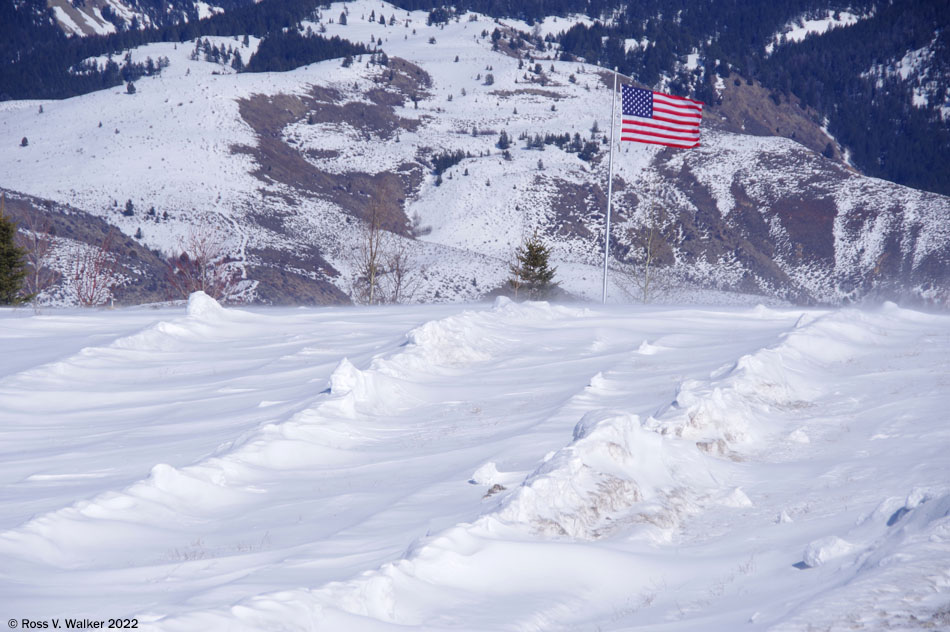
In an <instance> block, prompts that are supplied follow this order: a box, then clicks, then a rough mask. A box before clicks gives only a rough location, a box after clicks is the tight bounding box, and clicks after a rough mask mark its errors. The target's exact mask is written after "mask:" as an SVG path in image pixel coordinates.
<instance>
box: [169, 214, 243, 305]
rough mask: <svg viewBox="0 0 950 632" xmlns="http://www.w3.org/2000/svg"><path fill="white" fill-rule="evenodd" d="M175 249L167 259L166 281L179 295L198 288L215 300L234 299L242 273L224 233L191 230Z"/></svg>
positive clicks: (195, 290)
mask: <svg viewBox="0 0 950 632" xmlns="http://www.w3.org/2000/svg"><path fill="white" fill-rule="evenodd" d="M178 250H179V254H178V256H177V257H172V258H170V259H169V260H168V262H167V265H168V269H167V277H168V282H169V284H170V285H171V287H172V288H174V292H175V293H176V294H177V295H178V296H180V297H181V298H187V297H188V296H189V295H190V294H191V293H193V292H199V291H201V292H204V293H205V294H207V295H208V296H210V297H211V298H213V299H215V300H217V301H228V300H234V298H235V297H236V295H237V290H238V284H239V283H240V281H241V274H240V272H239V271H238V270H237V269H236V268H235V266H234V262H235V261H236V259H234V257H232V256H231V250H232V249H231V246H230V244H229V240H228V239H227V238H226V236H224V235H222V234H221V233H220V232H219V231H217V230H214V229H207V230H192V231H191V232H190V233H189V234H188V236H187V237H185V238H184V239H182V240H181V241H180V242H179V244H178Z"/></svg>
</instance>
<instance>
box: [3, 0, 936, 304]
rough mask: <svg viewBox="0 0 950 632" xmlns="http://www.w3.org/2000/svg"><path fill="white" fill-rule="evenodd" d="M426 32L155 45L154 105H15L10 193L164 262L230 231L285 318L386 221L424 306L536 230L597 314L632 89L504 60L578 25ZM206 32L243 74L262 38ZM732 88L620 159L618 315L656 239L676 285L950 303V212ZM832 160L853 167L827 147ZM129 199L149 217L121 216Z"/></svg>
mask: <svg viewBox="0 0 950 632" xmlns="http://www.w3.org/2000/svg"><path fill="white" fill-rule="evenodd" d="M343 13H346V14H348V17H347V20H346V23H345V24H341V20H340V16H341V14H343ZM371 15H372V16H373V18H374V19H372V20H371V19H370V16H371ZM380 16H382V17H384V18H385V19H384V20H379V19H378V17H380ZM426 18H427V14H426V13H424V12H406V11H403V10H400V9H397V8H395V7H393V6H391V5H388V4H385V3H380V2H369V1H359V2H348V3H346V4H345V5H344V4H341V3H336V4H333V5H331V6H330V7H329V8H326V9H324V10H323V11H322V14H321V16H320V20H319V21H317V22H313V23H304V25H303V27H304V28H305V29H306V28H309V29H310V30H311V31H312V32H319V33H321V34H324V35H326V36H331V35H339V36H341V37H344V38H346V39H348V40H350V41H353V42H358V43H363V44H366V45H367V46H369V47H375V46H377V45H378V46H380V47H381V48H382V50H384V51H385V53H386V55H387V59H385V60H380V59H379V58H378V57H377V56H373V57H372V58H371V57H370V56H369V55H364V56H362V57H361V58H357V59H355V60H354V61H353V63H352V64H350V65H348V64H344V63H341V60H330V61H326V62H322V63H318V64H313V65H310V66H306V67H303V68H299V69H297V70H294V71H291V72H286V73H235V72H234V71H233V69H232V68H231V67H230V66H228V65H224V64H219V63H213V62H208V61H204V60H203V58H202V56H201V55H197V56H196V55H194V51H195V47H196V43H195V42H185V43H180V44H173V43H162V44H151V45H147V46H143V47H140V48H137V49H135V50H133V51H132V52H131V57H132V59H133V61H136V62H144V61H145V60H146V59H147V58H149V57H151V58H152V59H159V58H162V57H166V58H168V60H169V61H170V65H169V67H168V68H166V69H165V70H164V71H163V72H162V73H161V75H160V76H157V77H151V78H143V79H142V80H140V81H138V82H137V83H136V88H137V89H136V91H135V93H134V94H129V93H128V92H127V90H126V89H125V88H124V87H123V88H114V89H109V90H104V91H100V92H94V93H90V94H86V95H84V96H80V97H75V98H71V99H66V100H62V101H44V102H37V101H30V102H24V101H15V102H6V103H2V104H0V144H2V145H3V146H4V147H6V148H8V149H7V150H6V151H5V152H3V154H2V155H0V174H2V175H0V186H2V187H4V188H6V189H8V190H11V191H15V192H19V193H22V194H28V195H31V196H36V197H38V198H42V199H46V200H50V201H52V202H53V203H55V204H58V205H69V207H72V208H74V209H78V210H79V211H82V212H86V213H89V214H91V215H94V216H97V217H100V218H102V219H104V220H106V221H107V222H109V223H110V224H113V225H115V226H117V227H118V228H119V229H120V230H121V231H122V232H123V233H124V234H125V235H128V236H132V235H136V234H140V235H141V237H140V238H139V239H138V241H139V242H140V243H141V244H142V245H144V246H146V247H148V248H151V249H155V250H157V251H159V252H161V253H163V254H164V255H176V254H178V252H179V247H180V243H181V242H182V241H183V240H186V239H187V237H188V235H189V234H192V233H194V232H205V231H207V230H209V229H214V230H216V231H218V232H219V233H220V234H222V235H226V236H227V237H226V241H228V245H229V248H230V250H231V252H232V255H233V258H234V260H235V261H236V262H237V265H239V266H240V267H241V269H242V273H243V275H244V277H245V278H246V280H247V281H248V283H247V284H246V285H247V286H249V287H250V288H251V289H253V291H254V292H255V295H256V297H257V298H258V299H259V300H263V301H273V302H286V301H326V300H345V295H346V294H348V293H349V291H350V289H351V286H352V282H353V278H354V276H355V272H354V257H353V252H354V251H355V250H358V245H359V243H360V240H361V238H362V237H361V235H362V232H363V230H364V226H365V223H366V222H365V220H366V219H367V217H368V214H369V212H370V209H371V208H374V209H376V211H377V213H379V214H380V217H381V218H383V226H384V227H385V228H387V229H388V230H390V231H392V232H393V234H394V236H393V240H395V241H397V242H399V244H401V247H402V248H403V249H405V251H406V252H407V253H408V255H409V256H410V258H411V260H412V267H413V270H414V271H415V273H416V274H415V277H416V278H415V292H414V294H413V296H414V298H415V299H417V300H428V301H438V300H468V299H473V298H476V297H479V296H482V295H484V294H485V293H487V292H490V291H491V290H493V289H495V288H498V287H500V286H502V285H503V284H504V282H505V279H506V278H507V276H508V269H507V262H508V261H509V260H510V259H511V256H512V253H513V251H514V249H515V247H516V246H517V245H518V244H519V243H520V242H521V240H522V239H523V237H524V236H526V235H530V234H532V233H534V232H535V231H537V232H538V233H539V235H541V236H542V237H543V238H544V240H545V241H546V242H547V243H548V245H549V246H550V247H551V248H552V250H553V253H554V255H553V256H554V258H555V260H556V262H555V263H556V264H557V265H558V278H559V279H560V280H561V283H562V287H563V288H564V289H565V290H567V291H568V292H570V293H571V294H573V295H576V296H579V297H585V298H597V297H599V295H600V287H601V272H600V266H601V265H602V257H603V255H602V248H603V224H604V214H605V210H606V189H607V171H608V160H607V155H608V151H607V150H608V147H609V145H608V144H607V140H608V138H609V129H610V126H609V121H610V112H611V98H610V86H611V85H612V76H611V75H610V74H609V73H607V72H605V71H603V70H602V69H600V68H597V67H595V66H591V65H587V64H583V63H578V62H565V61H559V58H558V51H557V49H556V48H555V47H552V48H551V49H546V50H544V51H541V50H536V49H533V50H530V51H526V50H523V49H522V50H513V49H512V48H511V47H509V46H508V45H507V43H506V42H507V41H508V40H506V37H507V35H508V34H510V33H514V32H516V31H520V32H523V33H525V34H526V35H529V34H532V33H533V34H534V35H535V36H540V37H543V36H544V35H545V34H547V33H557V32H559V31H561V30H564V29H566V28H568V27H569V26H570V25H571V22H570V21H569V20H565V19H564V18H549V19H548V20H546V21H544V22H543V23H540V24H535V25H531V26H529V25H527V24H525V23H522V22H518V21H513V20H492V19H489V18H486V17H484V16H480V15H478V14H475V13H469V14H466V15H465V16H464V17H463V18H461V19H454V20H451V21H449V22H448V23H447V24H444V25H431V26H430V25H427V23H426ZM495 29H499V32H500V33H501V34H502V37H501V39H500V42H499V44H497V45H496V44H495V42H493V38H492V37H491V33H492V32H493V31H494V30H495ZM207 39H208V40H209V41H210V43H211V44H212V45H213V46H216V47H217V46H223V47H230V48H232V49H233V50H237V51H239V52H240V53H241V55H242V57H243V58H244V59H245V60H247V59H249V58H250V56H251V55H252V54H253V52H254V50H255V47H256V46H257V44H258V40H256V39H255V38H250V39H249V40H248V42H247V44H245V43H244V42H243V41H241V40H239V39H238V38H214V37H212V38H207ZM194 57H197V59H194ZM526 57H528V58H526ZM716 88H717V91H718V95H717V96H718V97H719V98H720V99H721V103H717V104H715V106H713V104H710V107H707V110H706V115H705V118H704V121H703V131H702V134H703V138H702V146H701V147H700V148H698V149H695V150H689V151H682V150H673V149H664V148H658V147H652V146H646V145H637V144H633V143H620V142H619V141H617V143H616V151H615V153H614V177H615V180H614V187H613V190H614V208H613V211H614V213H615V215H614V218H613V220H614V225H613V229H612V235H611V246H612V247H611V265H612V267H614V268H617V271H616V272H614V273H612V275H611V284H610V291H609V294H610V296H611V297H612V298H613V299H615V300H621V299H629V298H635V297H636V295H637V290H636V289H631V288H635V287H636V283H635V282H634V281H635V277H636V276H637V275H638V274H641V273H642V272H641V270H640V268H638V267H637V265H638V263H640V262H641V261H642V259H643V254H644V248H643V243H644V240H645V235H646V234H647V233H649V227H650V226H653V228H654V229H655V231H654V232H655V233H657V234H661V235H662V237H663V240H662V244H661V247H660V248H659V249H658V250H657V253H656V259H655V261H654V262H653V263H654V264H655V265H657V269H658V270H659V275H660V277H661V281H662V284H663V286H664V287H665V288H666V289H665V291H667V292H675V291H676V290H678V289H682V288H693V287H706V288H715V289H719V290H730V291H742V292H746V293H755V294H762V295H766V296H770V297H776V298H781V299H787V300H794V301H803V302H824V303H840V302H847V301H852V300H859V299H861V298H863V297H865V296H868V295H871V296H886V297H895V298H898V297H899V298H914V299H917V300H924V301H932V302H945V301H946V300H947V293H948V279H950V200H948V198H946V197H943V196H940V195H936V194H931V193H925V192H920V191H916V190H913V189H908V188H905V187H901V186H899V185H895V184H892V183H889V182H886V181H881V180H875V179H871V178H866V177H863V176H861V175H860V174H858V173H856V172H855V171H854V170H853V169H851V168H849V167H848V166H847V164H846V163H845V162H843V161H842V159H841V157H840V153H839V152H838V151H837V150H836V148H835V147H834V139H832V138H829V137H828V136H827V135H826V134H825V133H824V132H823V131H822V129H821V126H820V124H818V123H815V122H814V121H812V120H811V119H810V118H809V114H808V112H807V111H806V110H804V109H802V108H800V107H797V106H795V104H794V102H792V103H783V104H782V105H776V104H775V103H774V102H773V101H772V100H770V99H769V98H767V93H766V91H764V90H761V89H760V88H759V87H758V86H757V85H748V83H747V82H745V81H743V80H742V79H741V78H738V77H735V76H734V77H733V78H731V79H729V80H726V81H722V82H720V84H719V85H718V86H716ZM502 132H504V133H505V134H506V135H507V136H508V137H510V138H511V139H512V145H511V147H510V148H509V149H508V150H507V152H505V151H504V150H502V149H500V148H499V147H498V141H499V137H500V135H501V134H502ZM563 134H568V135H569V136H570V137H573V136H574V135H575V134H576V135H579V137H580V138H581V139H582V140H583V141H588V140H593V142H594V145H593V148H595V149H596V150H597V152H596V154H595V155H593V157H592V158H591V159H589V160H585V159H582V158H581V157H580V156H579V154H578V153H576V152H571V151H565V149H569V147H568V146H567V145H564V149H562V148H561V147H558V146H557V145H554V144H543V143H541V145H540V147H541V148H543V150H541V149H538V148H529V147H528V145H529V142H528V141H530V140H532V139H535V138H536V137H540V138H542V139H543V138H544V137H545V136H549V137H553V136H555V135H563ZM782 136H787V138H786V137H782ZM24 139H25V140H26V141H27V142H26V143H24V142H23V141H24ZM793 139H794V140H793ZM829 145H830V151H827V152H826V153H828V154H829V155H830V156H832V158H827V157H825V156H823V155H821V153H820V152H822V151H823V150H826V149H829ZM454 152H463V153H464V155H465V157H464V158H463V159H461V160H460V161H458V162H457V163H455V164H452V165H451V166H450V167H448V168H447V169H445V171H444V172H443V173H441V174H439V175H436V174H435V173H434V172H433V166H434V163H433V159H435V158H436V157H437V156H440V155H442V156H444V155H446V154H449V153H454ZM588 157H589V156H588ZM128 201H131V202H132V207H133V208H134V209H135V210H134V212H133V214H132V215H131V216H129V215H127V214H123V213H122V212H121V211H122V210H124V209H126V205H127V202H128ZM153 208H154V209H155V213H154V214H151V212H150V211H151V209H153ZM166 213H167V216H166ZM651 217H654V218H657V217H658V219H654V220H651V219H650V218H651ZM621 269H624V270H625V271H626V272H627V273H628V274H623V273H621V271H620V270H621ZM631 274H632V275H633V277H634V279H633V281H631V278H630V275H631ZM156 298H159V297H156Z"/></svg>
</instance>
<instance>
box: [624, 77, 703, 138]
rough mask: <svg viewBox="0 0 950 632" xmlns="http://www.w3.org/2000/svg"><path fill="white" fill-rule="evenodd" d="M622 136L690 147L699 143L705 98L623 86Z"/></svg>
mask: <svg viewBox="0 0 950 632" xmlns="http://www.w3.org/2000/svg"><path fill="white" fill-rule="evenodd" d="M621 103H622V105H623V127H622V128H621V130H620V140H631V141H634V142H637V143H651V144H653V145H666V146H667V147H682V148H683V149H690V148H692V147H698V146H699V122H700V121H701V120H702V118H703V103H702V101H694V100H693V99H687V98H685V97H674V96H673V95H670V94H663V93H661V92H652V91H650V90H642V89H640V88H634V87H633V86H623V95H622V98H621Z"/></svg>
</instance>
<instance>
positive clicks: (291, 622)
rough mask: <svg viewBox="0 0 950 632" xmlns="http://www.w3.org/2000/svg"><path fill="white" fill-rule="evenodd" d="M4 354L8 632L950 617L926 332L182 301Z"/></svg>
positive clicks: (0, 589) (833, 324) (847, 318)
mask: <svg viewBox="0 0 950 632" xmlns="http://www.w3.org/2000/svg"><path fill="white" fill-rule="evenodd" d="M739 332H741V333H739ZM0 347H2V348H3V349H4V354H3V359H2V361H0V435H2V437H3V441H2V442H0V485H2V489H3V494H2V496H0V611H2V612H3V613H5V614H6V616H7V617H8V618H9V619H12V620H13V621H14V622H15V623H16V624H17V625H18V626H21V627H23V628H24V629H27V628H29V627H37V626H39V625H40V624H41V623H42V622H46V624H47V626H48V627H50V628H52V627H53V621H56V622H57V623H58V625H60V626H62V627H65V620H66V619H67V618H71V619H80V620H81V619H84V618H85V619H89V620H91V621H100V620H101V621H104V622H105V621H106V620H107V619H109V618H116V617H119V618H130V619H135V620H136V621H137V623H138V627H139V629H149V630H169V631H184V630H195V631H198V630H225V629H227V630H255V631H261V630H314V629H317V630H322V629H328V630H396V629H400V630H479V631H481V632H485V631H488V630H604V631H609V630H634V629H663V630H677V631H678V630H703V631H727V630H737V629H745V630H776V631H778V630H781V631H792V630H795V631H798V630H802V631H804V630H811V629H822V630H853V629H866V630H880V629H901V630H904V629H908V630H909V629H944V628H945V627H946V626H947V624H948V621H950V619H948V616H950V613H948V610H947V605H948V603H950V597H948V591H950V573H948V568H950V484H948V480H947V476H946V474H947V456H946V455H947V453H948V448H950V434H948V431H947V428H946V413H945V411H946V408H947V405H948V403H950V402H948V393H950V388H948V387H950V384H948V381H947V376H948V375H950V364H948V358H950V320H948V317H947V316H943V315H940V316H938V315H930V314H925V313H921V312H915V311H909V310H905V309H901V308H898V307H897V306H895V305H893V304H886V305H884V306H882V307H880V308H879V309H876V310H873V311H859V310H855V309H842V310H815V309H811V310H805V311H803V310H800V309H770V308H766V307H762V306H758V307H755V308H733V309H723V308H715V309H712V308H698V307H697V308H688V309H687V308H656V307H651V308H631V307H598V308H584V307H571V306H552V305H549V304H546V303H524V304H515V303H512V302H510V301H508V300H507V299H504V298H501V299H498V300H497V301H496V302H495V304H494V305H493V306H492V305H487V304H483V305H472V306H468V307H459V306H425V307H420V306H416V307H406V306H403V307H387V308H321V309H301V308H294V309H291V308H279V309H278V308H249V309H245V310H237V309H222V308H221V307H219V306H218V305H217V304H216V303H214V302H213V301H211V300H210V299H209V298H208V297H206V296H204V295H200V294H196V295H193V296H192V297H191V299H190V301H189V302H188V305H187V308H178V309H170V308H164V309H149V308H135V309H121V310H114V311H100V312H93V311H84V312H80V311H60V312H57V313H55V314H53V313H50V314H43V313H40V314H34V313H32V312H30V311H26V310H11V309H3V310H0ZM11 627H13V625H12V624H11Z"/></svg>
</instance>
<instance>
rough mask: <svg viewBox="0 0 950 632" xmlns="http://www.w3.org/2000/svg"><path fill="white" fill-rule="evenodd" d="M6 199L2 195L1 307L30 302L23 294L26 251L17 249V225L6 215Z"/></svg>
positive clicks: (0, 227)
mask: <svg viewBox="0 0 950 632" xmlns="http://www.w3.org/2000/svg"><path fill="white" fill-rule="evenodd" d="M5 206H6V199H5V198H4V197H3V196H2V195H0V305H19V304H20V303H25V302H27V301H28V300H30V299H31V298H32V297H31V296H24V295H23V294H22V289H23V283H24V280H25V278H26V251H25V250H23V249H22V248H19V247H17V245H16V242H15V241H14V239H15V237H16V224H15V223H14V221H13V219H11V218H9V217H7V216H6V215H5V214H4V210H5V209H4V207H5Z"/></svg>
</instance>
